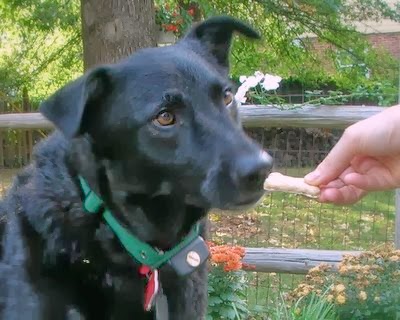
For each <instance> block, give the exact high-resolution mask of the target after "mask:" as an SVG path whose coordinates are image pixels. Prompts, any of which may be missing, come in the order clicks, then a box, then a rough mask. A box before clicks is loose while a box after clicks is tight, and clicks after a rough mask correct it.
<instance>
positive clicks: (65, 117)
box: [39, 67, 112, 138]
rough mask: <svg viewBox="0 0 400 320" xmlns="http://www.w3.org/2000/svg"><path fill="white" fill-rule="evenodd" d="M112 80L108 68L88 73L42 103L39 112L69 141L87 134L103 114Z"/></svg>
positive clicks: (100, 68)
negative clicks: (104, 103)
mask: <svg viewBox="0 0 400 320" xmlns="http://www.w3.org/2000/svg"><path fill="white" fill-rule="evenodd" d="M111 77H112V76H111V70H110V68H108V67H99V68H96V69H94V70H92V71H89V72H88V73H87V74H85V75H83V76H82V77H80V78H78V79H77V80H75V81H73V82H71V83H69V84H67V85H66V86H65V87H63V88H61V89H59V90H58V91H57V92H56V93H54V94H53V95H52V96H51V97H50V98H48V99H47V100H45V101H44V102H42V103H41V105H40V107H39V111H40V113H41V114H42V115H43V116H45V117H46V118H47V119H48V120H50V121H51V122H52V123H53V124H54V125H55V126H56V127H57V128H58V129H59V130H60V131H61V132H62V133H63V134H64V135H65V136H66V137H67V138H73V137H75V136H78V135H80V134H83V133H85V132H88V130H89V127H90V123H93V122H95V121H96V120H97V119H96V118H99V117H98V116H99V115H100V113H101V112H102V110H101V106H102V102H103V100H104V99H105V98H106V97H107V95H108V94H110V93H111V91H112V78H111ZM89 121H90V122H89Z"/></svg>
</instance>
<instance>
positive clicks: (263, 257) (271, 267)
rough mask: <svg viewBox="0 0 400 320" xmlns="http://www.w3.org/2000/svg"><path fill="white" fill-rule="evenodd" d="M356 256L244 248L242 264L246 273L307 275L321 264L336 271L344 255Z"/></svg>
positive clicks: (334, 251)
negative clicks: (245, 267) (244, 265)
mask: <svg viewBox="0 0 400 320" xmlns="http://www.w3.org/2000/svg"><path fill="white" fill-rule="evenodd" d="M348 254H351V255H358V254H360V251H338V250H311V249H281V248H246V255H245V256H244V258H243V262H244V263H245V264H247V265H249V266H250V267H248V268H247V269H246V270H247V271H257V272H276V273H290V274H307V272H308V270H310V269H311V268H313V267H316V266H317V265H319V264H321V263H326V264H328V265H330V266H331V267H332V271H337V266H338V264H339V263H340V261H342V259H343V256H344V255H348Z"/></svg>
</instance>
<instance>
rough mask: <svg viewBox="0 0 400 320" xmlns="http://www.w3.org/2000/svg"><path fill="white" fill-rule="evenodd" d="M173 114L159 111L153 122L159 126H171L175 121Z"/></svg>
mask: <svg viewBox="0 0 400 320" xmlns="http://www.w3.org/2000/svg"><path fill="white" fill-rule="evenodd" d="M175 120H176V119H175V115H174V114H173V113H172V112H169V111H162V112H160V113H159V114H158V115H157V117H156V118H155V119H154V122H155V124H157V125H160V126H163V127H165V126H172V125H173V124H174V123H175Z"/></svg>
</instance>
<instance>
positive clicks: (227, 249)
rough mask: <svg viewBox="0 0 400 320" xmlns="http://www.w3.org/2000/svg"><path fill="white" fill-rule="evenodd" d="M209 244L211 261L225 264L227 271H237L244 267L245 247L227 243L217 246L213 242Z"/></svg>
mask: <svg viewBox="0 0 400 320" xmlns="http://www.w3.org/2000/svg"><path fill="white" fill-rule="evenodd" d="M208 245H209V248H210V253H211V262H212V263H214V264H216V265H221V266H223V268H224V270H225V271H226V272H229V271H236V270H239V269H241V268H242V267H243V265H242V258H243V257H244V255H245V250H244V248H242V247H238V246H227V245H221V246H216V245H214V244H213V243H211V242H210V243H208Z"/></svg>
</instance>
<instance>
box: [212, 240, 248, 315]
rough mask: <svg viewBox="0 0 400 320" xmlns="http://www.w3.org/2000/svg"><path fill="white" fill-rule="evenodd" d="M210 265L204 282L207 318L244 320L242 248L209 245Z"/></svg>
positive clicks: (245, 278) (244, 298) (244, 300)
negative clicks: (206, 297) (205, 286)
mask: <svg viewBox="0 0 400 320" xmlns="http://www.w3.org/2000/svg"><path fill="white" fill-rule="evenodd" d="M209 246H210V252H211V259H210V260H211V265H210V273H209V284H208V295H209V296H208V314H207V319H209V320H213V319H215V320H216V319H232V320H240V319H246V318H247V317H248V316H249V310H248V307H247V300H246V290H247V288H248V281H247V276H246V272H245V271H244V270H242V266H243V265H242V258H243V256H244V254H245V251H244V248H242V247H238V246H227V245H219V246H218V245H215V244H213V243H210V244H209Z"/></svg>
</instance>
